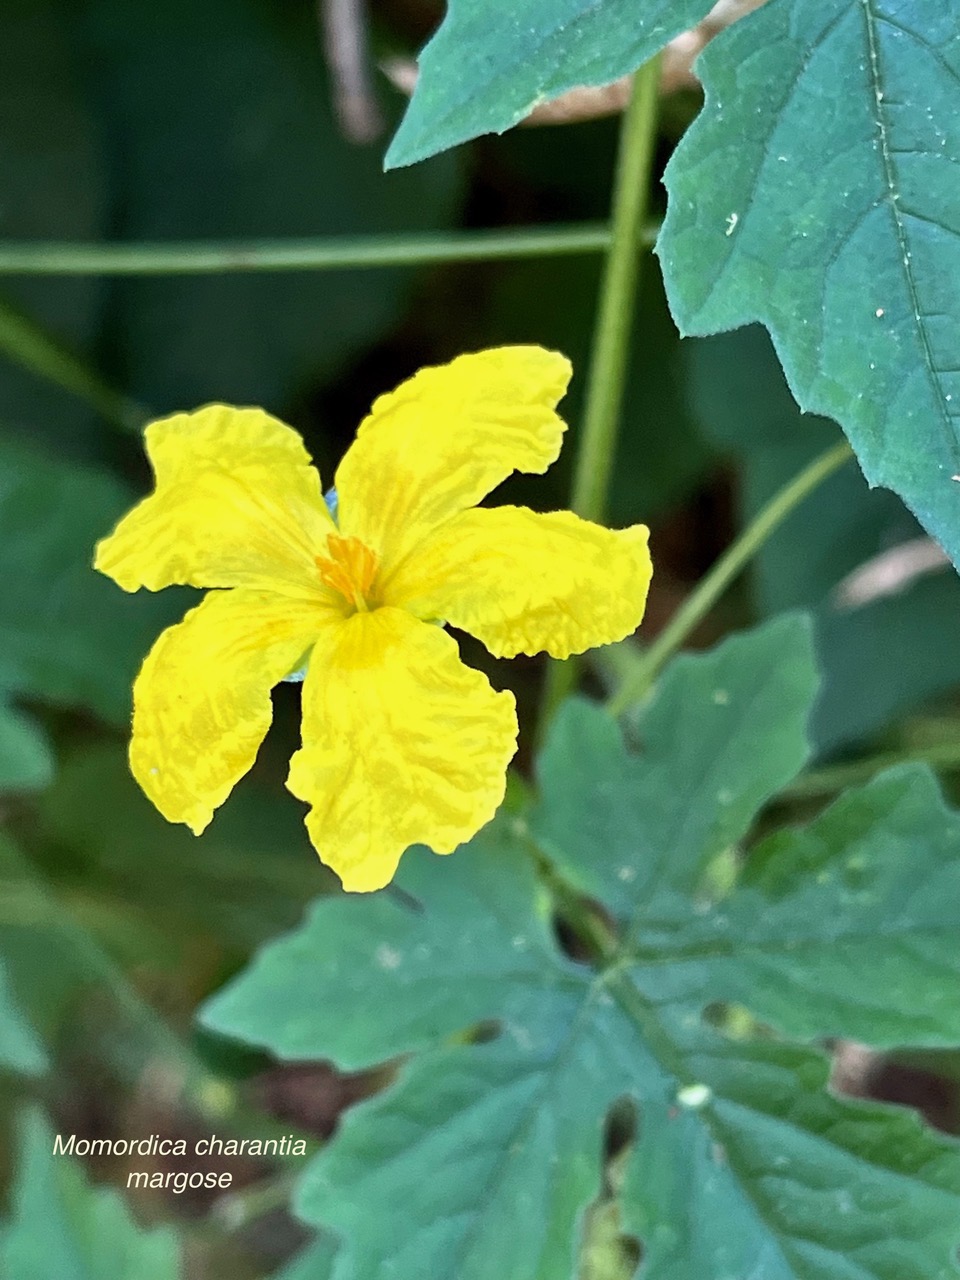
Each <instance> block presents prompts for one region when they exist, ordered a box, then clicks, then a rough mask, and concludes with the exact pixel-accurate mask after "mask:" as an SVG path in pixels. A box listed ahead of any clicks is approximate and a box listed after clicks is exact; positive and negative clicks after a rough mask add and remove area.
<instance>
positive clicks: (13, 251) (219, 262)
mask: <svg viewBox="0 0 960 1280" xmlns="http://www.w3.org/2000/svg"><path fill="white" fill-rule="evenodd" d="M656 233H657V228H656V227H646V228H644V230H643V234H642V239H643V241H644V243H646V244H648V245H649V244H653V241H654V239H655V238H656ZM610 240H611V231H610V228H609V227H608V226H607V225H606V224H605V223H602V222H581V223H574V224H572V225H570V226H554V227H535V228H529V229H528V228H523V227H521V228H515V229H511V228H507V229H503V230H495V231H489V230H484V231H432V232H430V233H429V234H426V233H425V234H423V235H415V236H399V235H398V236H386V235H382V236H358V237H347V236H329V237H326V238H320V239H310V240H294V239H288V240H247V241H244V240H237V241H220V240H211V241H195V242H189V241H188V242H183V243H181V242H175V243H170V244H147V243H145V244H64V243H54V242H50V243H45V242H30V243H20V244H17V243H11V242H9V241H7V242H6V243H2V242H0V275H6V276H12V275H18V276H24V275H27V276H38V275H43V276H51V275H52V276H156V275H210V274H218V273H229V272H236V271H332V270H337V269H342V268H345V267H350V268H360V267H402V266H421V265H427V264H430V263H440V262H486V261H492V260H494V259H497V258H537V257H550V256H554V255H563V254H578V253H601V252H603V250H605V249H606V248H607V247H608V245H609V244H610Z"/></svg>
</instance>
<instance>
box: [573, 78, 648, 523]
mask: <svg viewBox="0 0 960 1280" xmlns="http://www.w3.org/2000/svg"><path fill="white" fill-rule="evenodd" d="M658 84H659V67H658V64H657V60H656V59H653V60H652V61H650V62H648V63H647V64H646V65H645V66H643V67H641V68H640V70H639V71H638V72H637V74H636V76H635V78H634V83H633V93H632V95H631V98H630V104H629V106H628V107H627V111H626V115H625V116H624V120H623V126H622V133H621V138H620V151H619V155H618V157H617V171H616V175H615V178H614V188H613V214H612V238H611V241H610V249H609V252H608V254H607V260H606V265H605V268H604V275H603V283H602V285H601V289H600V304H599V308H598V311H597V319H596V325H595V328H594V335H593V352H592V355H591V358H590V374H589V377H588V380H587V396H586V404H585V407H584V412H583V434H582V436H581V439H580V448H579V452H578V455H577V465H576V470H575V472H574V477H573V494H572V498H571V506H572V507H573V510H574V511H575V512H576V513H577V514H578V515H581V516H583V517H584V519H586V520H602V519H603V517H604V514H605V512H606V506H607V490H608V489H609V486H610V476H611V474H612V472H613V460H614V454H615V452H616V444H617V429H618V427H619V425H620V408H621V405H622V403H623V392H624V384H625V382H626V373H627V357H628V353H629V343H630V334H631V332H632V329H633V314H634V309H635V306H636V298H637V286H638V275H639V271H638V267H639V261H640V250H641V248H642V247H643V246H642V243H641V238H640V230H641V227H642V224H643V221H644V218H645V216H646V209H647V194H648V191H649V187H650V164H651V160H652V157H653V145H654V141H655V139H656V130H657V87H658Z"/></svg>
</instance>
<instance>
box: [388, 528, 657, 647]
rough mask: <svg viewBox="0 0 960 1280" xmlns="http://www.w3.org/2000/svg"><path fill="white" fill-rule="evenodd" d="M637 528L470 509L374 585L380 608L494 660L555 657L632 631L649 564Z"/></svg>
mask: <svg viewBox="0 0 960 1280" xmlns="http://www.w3.org/2000/svg"><path fill="white" fill-rule="evenodd" d="M647 536H648V531H647V529H646V528H645V527H644V526H643V525H634V526H633V527H632V528H630V529H623V530H620V531H615V530H612V529H604V528H603V527H602V526H601V525H598V524H592V523H591V522H590V521H588V520H581V519H580V518H579V517H578V516H575V515H573V514H572V513H571V512H569V511H556V512H553V513H551V514H550V515H539V514H537V513H535V512H533V511H528V510H527V509H526V508H525V507H494V508H489V509H488V508H483V507H478V508H476V509H475V510H473V511H465V512H463V513H462V514H461V515H459V516H456V517H455V518H454V519H453V520H450V521H448V522H447V523H446V524H445V525H443V526H442V528H440V529H437V530H436V531H435V532H434V533H432V534H431V535H430V536H429V537H428V538H426V539H425V540H424V541H423V542H422V543H421V544H420V545H419V546H418V547H417V548H416V549H415V550H414V551H413V552H412V553H411V555H410V556H408V558H407V559H406V560H405V561H404V563H403V564H402V565H400V566H399V568H398V569H397V570H396V571H395V572H394V573H393V574H392V575H391V576H390V577H389V578H387V579H386V580H385V581H384V583H383V585H382V598H383V600H384V602H385V603H387V604H391V605H395V606H399V607H401V608H404V609H409V610H410V611H411V612H412V613H415V614H416V615H417V616H418V617H421V618H442V619H443V620H444V621H446V622H449V623H450V625H451V626H454V627H460V628H462V630H464V631H469V632H470V633H471V635H475V636H476V637H477V639H478V640H482V641H483V643H484V644H485V645H486V646H487V648H488V649H489V650H490V652H491V653H493V654H496V655H497V657H507V658H512V657H514V656H515V655H516V654H518V653H539V652H541V651H545V652H547V653H549V654H552V655H553V657H555V658H566V657H569V655H570V654H571V653H583V651H584V650H585V649H592V648H593V647H594V646H595V645H599V644H610V643H611V642H612V641H614V640H622V639H623V638H624V636H628V635H629V634H630V633H631V632H632V631H635V630H636V628H637V627H638V626H639V625H640V619H641V618H642V617H643V610H644V606H645V604H646V599H647V588H648V587H649V585H650V577H651V573H652V566H651V563H650V552H649V550H648V549H647Z"/></svg>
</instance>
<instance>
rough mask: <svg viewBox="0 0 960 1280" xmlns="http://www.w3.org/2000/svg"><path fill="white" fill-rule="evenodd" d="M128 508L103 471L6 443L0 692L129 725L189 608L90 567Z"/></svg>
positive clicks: (0, 528)
mask: <svg viewBox="0 0 960 1280" xmlns="http://www.w3.org/2000/svg"><path fill="white" fill-rule="evenodd" d="M130 504H131V495H130V494H129V492H128V491H127V490H126V489H125V488H124V486H123V485H121V484H119V483H118V482H117V481H116V480H114V479H112V478H111V477H109V476H107V475H105V474H104V473H102V472H99V471H95V470H93V469H88V468H84V467H81V466H79V465H77V464H73V463H66V462H60V461H56V460H54V459H52V458H48V457H45V456H43V455H42V454H40V453H39V452H37V451H34V450H32V449H28V448H26V447H21V446H19V445H14V444H11V443H10V442H8V441H5V440H2V439H0V581H2V582H3V590H2V592H0V689H3V690H6V691H16V692H20V693H26V694H29V695H31V696H33V697H38V698H42V699H44V700H46V701H49V702H53V703H61V704H67V705H71V706H82V707H87V708H89V709H91V710H93V711H95V712H97V713H98V714H99V715H101V716H103V717H105V718H106V719H109V720H113V721H115V722H116V723H118V724H126V723H127V720H128V717H129V708H130V688H131V685H132V683H133V678H134V676H135V675H136V672H137V667H138V666H139V663H140V661H141V660H142V658H143V656H144V654H145V653H146V651H147V649H148V648H149V646H150V644H151V642H152V640H153V638H154V636H155V635H156V634H157V633H158V632H159V631H160V629H161V627H162V626H163V625H164V624H165V623H166V622H170V621H173V620H174V618H176V617H177V615H178V614H179V613H182V612H183V611H184V605H183V596H182V595H180V594H179V593H177V592H168V593H166V594H165V595H164V596H163V597H159V596H154V595H150V594H149V593H148V592H140V593H139V594H138V595H137V596H134V597H133V598H131V597H130V596H127V595H125V594H124V593H123V592H122V591H120V589H119V588H118V587H116V586H115V585H114V584H113V583H112V582H109V581H108V580H107V579H106V578H104V577H103V576H102V575H101V574H99V573H96V572H95V571H94V569H93V568H92V565H91V561H92V558H93V549H94V545H95V543H96V541H97V539H98V538H100V537H103V536H104V535H105V534H107V533H109V531H110V529H111V527H112V525H113V523H114V522H115V521H116V520H117V519H118V517H119V516H120V515H121V514H122V513H123V512H124V511H125V510H126V509H127V508H128V507H129V506H130ZM37 750H38V748H37V747H36V746H35V747H34V754H35V763H34V771H35V772H36V771H37V769H38V767H39V766H38V760H37V758H36V752H37Z"/></svg>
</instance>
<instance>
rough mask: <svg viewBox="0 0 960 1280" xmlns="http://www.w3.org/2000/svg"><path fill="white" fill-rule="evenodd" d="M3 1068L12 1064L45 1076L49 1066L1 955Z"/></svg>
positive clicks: (0, 1051) (0, 1054)
mask: <svg viewBox="0 0 960 1280" xmlns="http://www.w3.org/2000/svg"><path fill="white" fill-rule="evenodd" d="M0 1067H9V1068H12V1070H14V1071H19V1072H20V1073H21V1074H23V1075H30V1076H36V1075H41V1074H42V1073H43V1072H44V1071H45V1070H46V1068H47V1055H46V1053H45V1052H44V1050H43V1046H42V1045H41V1043H40V1041H39V1039H38V1038H37V1035H36V1033H35V1031H34V1030H33V1028H32V1027H31V1026H30V1024H29V1023H28V1022H27V1021H26V1020H25V1019H24V1017H23V1014H22V1013H21V1012H20V1007H19V1005H18V1004H17V1002H16V1001H15V1000H14V997H13V992H12V991H11V990H10V984H9V982H8V981H7V970H6V966H5V965H4V963H3V959H2V958H0Z"/></svg>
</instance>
